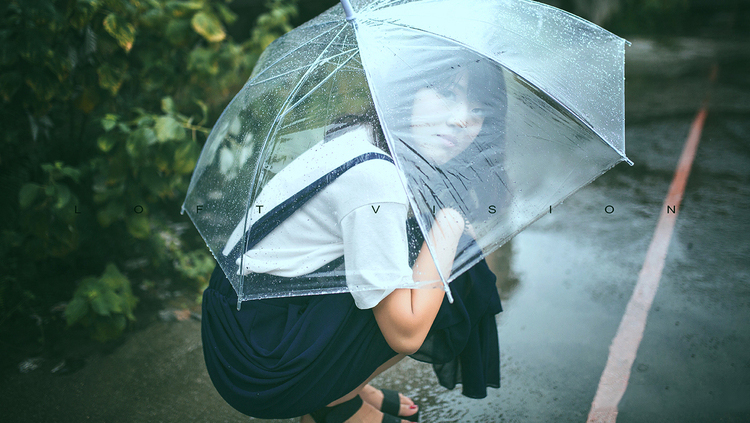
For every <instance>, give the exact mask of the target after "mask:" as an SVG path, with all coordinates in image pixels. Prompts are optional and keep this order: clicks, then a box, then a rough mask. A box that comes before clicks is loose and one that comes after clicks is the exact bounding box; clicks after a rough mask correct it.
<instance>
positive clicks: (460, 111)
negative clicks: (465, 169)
mask: <svg viewBox="0 0 750 423" xmlns="http://www.w3.org/2000/svg"><path fill="white" fill-rule="evenodd" d="M467 87H468V83H467V76H466V73H460V74H459V75H458V76H457V77H456V78H455V79H454V80H453V81H452V83H451V84H450V85H449V86H447V87H446V88H440V89H434V88H424V89H421V90H419V91H418V92H417V94H416V95H415V96H414V106H413V108H412V113H411V135H412V139H413V140H414V144H415V146H416V148H417V150H418V151H419V153H420V154H421V155H422V156H423V157H425V158H426V159H427V160H429V161H430V162H433V163H434V164H436V165H442V164H445V163H447V162H448V161H449V160H451V159H452V158H454V157H456V156H457V155H459V154H460V153H461V152H462V151H464V150H465V149H466V147H468V146H469V144H471V143H472V142H473V141H474V139H475V138H476V137H477V135H478V134H479V132H480V131H481V130H482V124H483V123H484V116H485V110H484V108H483V106H482V105H481V104H480V103H479V102H476V101H473V100H471V99H469V97H468V95H467Z"/></svg>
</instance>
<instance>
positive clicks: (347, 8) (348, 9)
mask: <svg viewBox="0 0 750 423" xmlns="http://www.w3.org/2000/svg"><path fill="white" fill-rule="evenodd" d="M341 6H342V7H343V8H344V13H345V14H346V20H347V21H348V22H351V21H353V20H354V11H353V10H352V5H351V4H349V0H341Z"/></svg>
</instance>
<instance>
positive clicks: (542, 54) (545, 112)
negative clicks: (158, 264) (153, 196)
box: [182, 0, 632, 300]
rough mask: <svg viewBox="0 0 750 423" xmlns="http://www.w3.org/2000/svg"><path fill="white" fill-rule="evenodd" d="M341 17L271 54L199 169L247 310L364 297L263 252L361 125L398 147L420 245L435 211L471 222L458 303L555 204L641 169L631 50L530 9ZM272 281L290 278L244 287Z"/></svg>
mask: <svg viewBox="0 0 750 423" xmlns="http://www.w3.org/2000/svg"><path fill="white" fill-rule="evenodd" d="M342 6H343V7H341V6H336V7H332V8H331V9H329V10H328V11H326V12H324V13H323V14H321V15H319V16H318V17H316V18H315V19H313V20H311V21H309V22H307V23H305V24H303V25H302V26H300V27H298V28H296V29H295V30H293V31H291V32H289V33H288V34H286V35H285V36H283V37H281V38H279V39H278V40H276V41H275V42H274V43H272V44H271V45H270V46H269V47H268V48H267V49H266V50H265V51H264V53H263V55H262V56H261V57H260V59H259V61H258V63H257V65H256V67H255V69H254V71H253V73H252V75H251V76H250V79H249V80H248V82H247V83H246V84H245V86H244V87H243V88H242V90H241V91H240V92H239V93H238V94H237V96H236V97H235V98H234V99H233V100H232V102H231V103H230V105H229V106H228V107H227V108H226V110H225V111H224V113H223V114H222V116H221V117H220V118H219V120H218V121H217V123H216V125H215V126H214V128H213V131H212V132H211V134H210V136H209V137H208V140H207V142H206V145H205V146H204V148H203V152H202V153H201V156H200V159H199V161H198V164H197V166H196V169H195V172H194V174H193V177H192V180H191V183H190V187H189V189H188V194H187V198H186V199H185V202H184V204H183V207H182V209H183V212H187V213H188V215H189V216H190V218H191V219H192V221H193V222H194V224H195V226H196V227H197V229H198V230H199V232H200V233H201V235H202V236H203V238H204V239H205V241H206V243H207V245H208V247H209V248H210V250H211V252H212V253H213V255H214V257H215V258H216V260H217V262H218V264H219V265H220V266H221V268H222V269H223V270H224V272H225V274H226V275H227V277H228V278H229V280H230V281H231V282H232V285H233V286H234V287H235V290H236V291H237V293H238V297H239V298H240V300H247V299H255V298H268V297H281V296H296V295H310V294H321V293H339V292H347V291H352V290H356V289H358V288H357V286H355V285H353V284H351V283H347V278H349V279H351V278H352V274H351V271H352V270H351V269H350V270H348V271H347V270H346V269H344V268H343V267H335V266H328V267H326V266H322V269H323V270H320V271H319V272H317V273H312V274H305V277H296V276H300V275H295V274H284V272H283V270H278V269H277V270H274V269H272V268H268V267H267V266H265V265H266V264H268V263H266V262H264V261H263V260H264V257H266V259H265V260H267V261H268V259H267V257H268V256H267V255H264V254H263V251H262V248H260V249H259V247H258V242H259V238H262V237H263V236H265V235H266V234H267V233H268V232H269V231H273V229H274V225H277V224H278V223H279V222H278V221H279V219H278V216H281V215H283V212H284V210H286V211H287V212H288V213H287V214H290V213H293V212H294V210H295V208H294V207H292V205H293V204H292V203H297V206H299V205H300V204H299V203H300V200H299V196H298V194H299V192H300V191H301V190H303V189H304V188H305V187H306V186H308V185H309V184H310V183H312V182H313V181H315V180H316V178H320V177H321V176H322V175H325V173H326V172H328V171H330V170H331V169H332V168H333V167H335V165H336V163H324V162H326V159H325V157H328V156H326V155H325V151H326V150H325V149H326V148H328V147H327V146H326V145H327V144H330V143H327V141H328V140H330V139H331V138H332V137H333V135H332V134H334V135H335V134H336V132H337V130H339V129H340V128H346V127H366V128H369V132H368V133H372V134H374V135H371V136H369V138H368V139H370V141H371V142H373V143H374V144H378V139H381V140H383V139H384V140H385V143H384V144H387V145H382V146H381V147H382V149H383V151H384V153H386V154H388V155H389V156H391V157H392V159H393V161H394V162H395V165H396V169H397V171H398V175H399V178H400V182H401V185H402V186H401V187H394V189H405V191H406V193H407V197H408V202H409V205H410V209H411V210H410V216H411V217H412V220H413V221H415V222H416V224H417V225H418V227H419V231H416V232H414V231H413V232H409V233H410V235H409V239H408V240H407V241H408V242H409V243H411V244H412V249H413V247H415V246H416V245H417V244H419V245H421V242H422V239H427V241H428V247H429V248H430V250H431V251H432V252H433V258H434V259H436V260H437V257H438V255H437V254H435V248H436V246H435V245H431V244H430V243H429V237H425V234H427V233H428V232H429V230H430V226H431V225H432V221H433V218H434V215H435V213H436V211H439V210H441V209H444V208H451V209H453V210H456V211H459V212H460V213H461V215H462V216H463V217H464V219H465V220H466V227H467V235H468V236H465V237H463V238H462V242H461V243H460V245H459V248H458V251H457V253H456V256H455V258H454V260H453V264H452V270H451V271H450V273H447V274H446V272H443V273H441V279H442V282H443V284H444V287H445V289H446V291H447V292H448V293H449V290H448V288H447V286H448V285H447V284H448V283H449V282H450V281H451V280H453V279H454V278H455V277H456V276H458V275H460V274H461V273H462V272H464V271H466V270H467V269H469V268H470V267H471V266H473V265H474V264H476V263H477V262H478V261H479V260H481V259H482V258H483V257H484V256H486V255H487V254H489V253H491V252H492V251H494V250H495V249H497V248H498V247H500V246H501V245H502V244H503V243H505V242H507V241H508V240H510V239H511V238H512V237H513V236H514V235H515V234H517V233H519V232H520V231H521V230H523V229H524V228H525V227H527V226H528V225H530V224H531V223H532V222H534V221H535V220H537V219H539V218H540V217H542V216H543V215H544V214H545V213H548V211H549V209H550V207H551V206H555V205H557V204H559V203H560V202H562V201H563V200H564V199H565V198H567V197H568V196H570V195H571V194H573V193H574V192H575V191H576V190H578V189H580V188H581V187H583V186H585V185H587V184H588V183H590V182H591V181H592V180H594V179H595V178H597V177H598V176H600V175H601V174H603V173H604V172H606V171H607V170H608V169H610V168H611V167H613V166H614V165H615V164H617V163H619V162H621V161H626V162H629V163H630V161H629V160H628V159H627V157H626V156H625V140H624V47H625V44H626V43H627V42H626V41H625V40H623V39H621V38H619V37H617V36H615V35H613V34H611V33H609V32H607V31H606V30H604V29H602V28H599V27H598V26H596V25H594V24H592V23H590V22H587V21H585V20H583V19H580V18H578V17H576V16H574V15H571V14H568V13H567V12H564V11H561V10H559V9H556V8H553V7H550V6H547V5H544V4H540V3H536V2H532V1H526V0H490V1H482V2H474V1H466V0H421V1H420V0H412V1H410V0H391V1H389V0H369V1H368V0H362V1H352V3H351V5H350V4H349V2H348V1H345V0H342ZM446 128H447V129H446ZM450 128H460V129H464V131H463V132H460V133H459V132H450V131H451V129H450ZM467 128H469V129H471V128H475V129H476V130H475V131H473V132H472V131H471V130H469V131H467V130H466V129H467ZM339 132H345V131H339ZM466 133H469V135H465V134H466ZM378 134H380V135H379V136H378ZM460 134H464V135H460ZM345 138H346V137H343V136H341V137H337V138H336V139H337V140H340V139H345ZM342 142H345V141H342ZM339 164H340V163H339ZM631 164H632V163H631ZM310 195H312V196H314V195H315V193H314V192H313V193H311V194H310ZM308 197H309V196H308ZM295 207H296V206H295ZM376 210H377V209H376V208H375V206H374V205H373V212H376ZM272 212H273V213H272ZM279 212H281V215H280V214H279ZM264 216H265V219H264ZM269 216H272V217H273V218H272V219H269ZM258 234H261V236H260V237H259V236H258ZM375 242H376V241H374V243H375ZM342 251H343V250H342ZM342 254H343V253H342ZM312 262H314V260H312ZM318 264H320V265H323V264H326V263H318ZM436 264H437V265H438V266H437V267H438V269H440V268H441V266H440V263H436ZM319 267H320V266H316V267H312V268H314V269H318V268H319ZM274 271H276V272H277V274H279V275H280V276H287V277H288V279H286V280H287V281H288V283H279V279H274V278H271V279H263V278H249V277H248V275H250V274H254V273H263V272H268V273H274ZM347 272H349V273H347ZM394 283H397V284H398V286H397V287H408V288H414V287H416V285H415V284H414V283H413V282H411V281H404V280H401V281H399V282H394ZM363 289H365V288H363ZM449 294H450V293H449Z"/></svg>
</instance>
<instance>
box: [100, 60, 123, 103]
mask: <svg viewBox="0 0 750 423" xmlns="http://www.w3.org/2000/svg"><path fill="white" fill-rule="evenodd" d="M96 74H97V75H98V76H99V86H100V87H102V88H104V89H105V90H107V91H109V92H110V93H111V94H112V95H117V92H118V91H120V87H121V86H122V83H123V82H124V81H125V75H126V70H125V69H119V68H116V67H114V66H111V65H110V64H109V63H105V64H103V65H101V66H99V67H98V68H97V69H96Z"/></svg>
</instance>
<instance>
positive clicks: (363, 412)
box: [300, 354, 408, 423]
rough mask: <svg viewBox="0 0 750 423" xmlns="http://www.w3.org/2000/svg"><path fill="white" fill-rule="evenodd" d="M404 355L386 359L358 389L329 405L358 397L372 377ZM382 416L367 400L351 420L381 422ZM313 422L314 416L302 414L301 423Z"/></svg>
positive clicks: (391, 365)
mask: <svg viewBox="0 0 750 423" xmlns="http://www.w3.org/2000/svg"><path fill="white" fill-rule="evenodd" d="M404 357H406V355H405V354H399V355H397V356H395V357H393V358H391V359H390V360H388V361H386V362H385V363H383V364H382V365H380V367H378V368H377V369H376V370H375V372H374V373H373V374H372V375H370V377H369V378H367V380H366V381H364V382H362V384H361V385H359V386H358V387H357V388H356V389H354V390H353V391H351V392H350V393H348V394H346V395H344V396H343V397H341V398H339V399H337V400H336V401H334V402H332V403H330V404H328V407H333V406H335V405H339V404H341V403H343V402H346V401H349V400H350V399H352V398H354V397H356V396H357V395H359V394H360V392H362V390H363V389H364V388H365V386H367V384H368V383H370V381H371V380H372V379H374V378H375V377H376V376H377V375H379V374H381V373H383V372H384V371H386V370H388V369H389V368H391V367H393V366H394V365H395V364H396V363H398V362H399V361H401V360H402V359H403V358H404ZM381 401H382V398H381ZM402 407H403V405H402ZM407 408H408V406H407ZM380 416H382V413H381V412H380V411H378V410H377V409H375V407H373V406H372V405H371V404H369V403H368V402H365V403H364V404H363V405H362V408H361V409H360V410H359V411H358V412H357V413H356V414H355V415H354V416H352V418H351V419H350V420H352V421H362V422H366V421H378V422H379V421H380V418H381V417H380ZM313 422H314V420H313V419H312V417H310V415H309V414H307V415H304V416H302V418H301V419H300V423H313Z"/></svg>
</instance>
